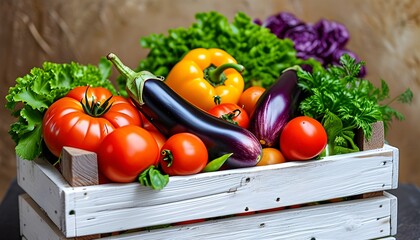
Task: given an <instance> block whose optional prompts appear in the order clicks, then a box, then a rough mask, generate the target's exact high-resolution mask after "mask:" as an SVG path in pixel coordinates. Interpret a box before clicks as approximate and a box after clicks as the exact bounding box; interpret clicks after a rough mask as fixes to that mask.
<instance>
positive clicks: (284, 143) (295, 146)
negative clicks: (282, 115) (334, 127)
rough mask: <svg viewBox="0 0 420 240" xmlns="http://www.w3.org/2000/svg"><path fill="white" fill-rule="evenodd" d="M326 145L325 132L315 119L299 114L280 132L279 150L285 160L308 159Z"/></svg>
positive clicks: (317, 153)
mask: <svg viewBox="0 0 420 240" xmlns="http://www.w3.org/2000/svg"><path fill="white" fill-rule="evenodd" d="M326 145H327V133H326V132H325V129H324V127H323V126H322V124H321V123H320V122H318V121H317V120H315V119H313V118H311V117H307V116H300V117H296V118H294V119H292V120H290V121H289V122H288V123H287V124H286V125H285V126H284V128H283V131H282V133H281V134H280V150H281V152H282V153H283V155H284V156H285V158H286V159H287V160H308V159H312V158H314V157H316V156H317V155H319V154H320V153H321V152H322V150H324V148H325V146H326Z"/></svg>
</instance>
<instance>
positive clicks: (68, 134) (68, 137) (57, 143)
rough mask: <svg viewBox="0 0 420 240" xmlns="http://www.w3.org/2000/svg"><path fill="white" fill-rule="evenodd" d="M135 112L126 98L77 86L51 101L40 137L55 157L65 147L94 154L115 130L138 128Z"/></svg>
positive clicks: (138, 117) (97, 88) (100, 88)
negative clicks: (128, 126)
mask: <svg viewBox="0 0 420 240" xmlns="http://www.w3.org/2000/svg"><path fill="white" fill-rule="evenodd" d="M140 124H141V118H140V115H139V112H138V110H137V109H136V108H135V107H134V106H133V105H132V104H131V103H130V102H129V101H128V100H127V99H125V98H123V97H121V96H112V93H111V92H110V91H108V90H107V89H105V88H102V87H86V86H84V87H76V88H74V89H73V90H71V91H70V92H69V93H68V94H67V95H66V96H65V97H63V98H61V99H59V100H57V101H56V102H54V103H53V104H52V105H51V106H50V107H49V108H48V109H47V111H46V113H45V115H44V118H43V122H42V135H43V138H44V142H45V144H46V146H47V147H48V149H49V150H50V151H51V153H52V154H54V155H55V156H56V157H59V156H60V153H61V150H62V148H63V147H64V146H69V147H75V148H80V149H84V150H88V151H92V152H96V150H97V148H98V147H99V144H100V143H101V141H102V139H103V138H104V137H105V136H106V135H108V134H109V133H111V132H112V131H113V130H114V129H116V128H118V127H122V126H126V125H140Z"/></svg>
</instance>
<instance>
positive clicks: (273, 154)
mask: <svg viewBox="0 0 420 240" xmlns="http://www.w3.org/2000/svg"><path fill="white" fill-rule="evenodd" d="M284 162H286V159H285V158H284V156H283V154H282V153H281V152H280V151H279V150H278V149H277V148H269V147H267V148H263V150H262V157H261V160H260V161H259V162H258V163H257V166H264V165H271V164H277V163H284Z"/></svg>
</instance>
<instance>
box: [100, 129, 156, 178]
mask: <svg viewBox="0 0 420 240" xmlns="http://www.w3.org/2000/svg"><path fill="white" fill-rule="evenodd" d="M157 159H159V147H158V145H157V143H156V140H155V139H154V138H153V136H152V134H151V133H149V132H148V131H147V130H146V129H144V128H141V127H139V126H135V125H129V126H124V127H120V128H117V129H115V130H114V131H113V132H112V133H110V134H108V135H107V136H106V137H105V138H104V139H103V141H102V143H101V144H100V146H99V149H98V168H99V171H100V173H101V174H103V175H104V176H105V177H106V178H108V179H109V180H111V181H113V182H122V183H124V182H133V181H134V180H135V179H136V178H137V177H138V176H139V174H140V173H141V172H143V171H144V170H146V169H147V168H148V167H150V166H152V165H155V164H156V163H157Z"/></svg>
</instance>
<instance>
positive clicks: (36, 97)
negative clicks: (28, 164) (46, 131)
mask: <svg viewBox="0 0 420 240" xmlns="http://www.w3.org/2000/svg"><path fill="white" fill-rule="evenodd" d="M111 67H112V65H111V63H110V62H109V61H108V60H106V59H105V58H103V59H101V60H100V62H99V66H98V67H96V66H93V65H81V64H78V63H75V62H72V63H65V64H59V63H51V62H45V63H44V64H43V66H42V68H33V69H32V70H31V71H30V73H29V74H27V75H25V76H23V77H19V78H17V79H16V84H15V86H13V87H10V88H9V92H8V94H7V96H6V100H7V103H6V108H7V109H8V110H9V111H10V112H11V114H12V115H13V116H14V117H16V118H17V121H16V122H15V123H13V124H12V125H11V126H10V130H9V134H10V135H11V137H12V139H13V140H14V141H15V143H16V148H15V150H16V154H17V155H18V156H19V157H21V158H23V159H26V160H33V159H35V158H36V157H38V156H39V155H40V154H41V153H42V129H41V128H42V118H43V116H44V113H45V111H46V110H47V109H48V107H49V106H50V105H51V104H52V103H53V102H54V101H56V100H57V99H59V98H61V97H63V96H64V95H65V94H67V93H68V92H69V91H70V90H71V89H73V88H75V87H77V86H87V85H90V86H101V87H105V88H107V89H109V90H110V91H111V92H112V93H113V94H115V93H116V90H115V88H114V86H113V85H112V83H111V81H110V80H109V79H108V78H109V76H110V75H111Z"/></svg>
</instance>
